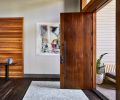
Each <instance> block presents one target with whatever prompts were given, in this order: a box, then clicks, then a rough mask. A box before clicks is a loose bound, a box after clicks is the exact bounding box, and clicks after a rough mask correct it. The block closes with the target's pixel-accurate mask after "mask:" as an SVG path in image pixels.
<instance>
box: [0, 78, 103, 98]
mask: <svg viewBox="0 0 120 100" xmlns="http://www.w3.org/2000/svg"><path fill="white" fill-rule="evenodd" d="M31 81H59V79H43V78H42V79H33V78H26V79H23V78H21V79H10V80H8V81H5V80H4V79H0V100H22V99H23V97H24V95H25V93H26V91H27V89H28V87H29V85H30V83H31ZM83 92H84V93H85V94H86V95H87V96H88V98H89V99H90V100H101V99H100V98H99V97H98V96H97V95H96V94H94V93H93V92H92V91H90V90H83Z"/></svg>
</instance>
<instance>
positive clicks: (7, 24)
mask: <svg viewBox="0 0 120 100" xmlns="http://www.w3.org/2000/svg"><path fill="white" fill-rule="evenodd" d="M0 56H1V57H0V62H5V61H6V59H7V58H9V57H11V58H13V61H14V63H16V64H15V65H14V66H13V65H12V66H10V68H9V70H10V72H9V75H10V77H22V76H23V18H0ZM4 70H5V68H4V66H1V67H0V77H4V75H5V71H4Z"/></svg>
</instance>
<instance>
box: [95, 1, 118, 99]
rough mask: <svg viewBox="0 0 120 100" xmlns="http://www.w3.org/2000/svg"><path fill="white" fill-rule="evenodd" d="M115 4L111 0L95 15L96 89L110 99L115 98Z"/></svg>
mask: <svg viewBox="0 0 120 100" xmlns="http://www.w3.org/2000/svg"><path fill="white" fill-rule="evenodd" d="M115 4H116V3H115V0H112V1H111V2H110V3H109V4H107V5H106V6H105V7H104V8H102V9H101V10H99V11H98V12H97V17H96V58H97V64H96V67H97V70H96V71H97V75H96V83H97V85H96V89H97V90H98V91H99V92H101V93H102V94H103V95H104V96H106V97H107V98H108V99H110V100H115V98H116V88H115V87H116V80H115V79H116V47H115V46H116V44H115V43H116V31H115V30H116V29H115V27H116V23H115V22H116V21H115V19H116V18H115V17H116V16H115V13H116V9H115V7H116V5H115ZM101 58H102V59H101Z"/></svg>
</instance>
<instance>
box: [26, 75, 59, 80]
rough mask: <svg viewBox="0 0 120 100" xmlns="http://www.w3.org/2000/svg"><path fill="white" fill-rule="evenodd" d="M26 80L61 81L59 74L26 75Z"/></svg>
mask: <svg viewBox="0 0 120 100" xmlns="http://www.w3.org/2000/svg"><path fill="white" fill-rule="evenodd" d="M24 78H41V79H43V78H44V79H60V75H59V74H24Z"/></svg>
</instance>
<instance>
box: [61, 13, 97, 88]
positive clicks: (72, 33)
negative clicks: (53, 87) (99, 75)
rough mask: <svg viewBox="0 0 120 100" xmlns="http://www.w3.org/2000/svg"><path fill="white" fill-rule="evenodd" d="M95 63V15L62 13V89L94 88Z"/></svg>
mask: <svg viewBox="0 0 120 100" xmlns="http://www.w3.org/2000/svg"><path fill="white" fill-rule="evenodd" d="M93 62H94V61H93V14H92V13H61V66H60V86H61V88H73V89H92V88H94V87H95V84H94V80H95V79H94V78H95V77H94V75H95V74H94V71H93V70H94V68H93V65H94V63H93Z"/></svg>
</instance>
